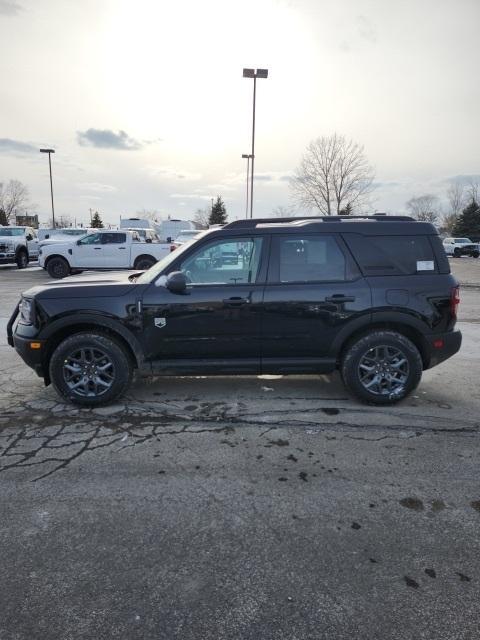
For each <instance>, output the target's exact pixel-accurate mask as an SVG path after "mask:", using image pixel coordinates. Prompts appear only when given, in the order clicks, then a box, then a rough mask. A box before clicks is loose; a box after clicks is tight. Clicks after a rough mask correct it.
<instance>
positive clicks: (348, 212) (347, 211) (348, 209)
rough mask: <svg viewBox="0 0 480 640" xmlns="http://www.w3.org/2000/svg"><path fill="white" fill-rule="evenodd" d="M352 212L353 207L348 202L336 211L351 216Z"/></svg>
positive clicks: (340, 214) (341, 214)
mask: <svg viewBox="0 0 480 640" xmlns="http://www.w3.org/2000/svg"><path fill="white" fill-rule="evenodd" d="M352 213H353V207H352V205H351V204H350V202H349V203H348V204H347V206H346V207H344V208H343V209H340V211H339V212H338V215H339V216H351V215H352Z"/></svg>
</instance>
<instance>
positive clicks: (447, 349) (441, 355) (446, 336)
mask: <svg viewBox="0 0 480 640" xmlns="http://www.w3.org/2000/svg"><path fill="white" fill-rule="evenodd" d="M425 339H426V343H427V349H428V353H429V356H430V358H429V362H428V365H427V367H425V368H426V369H431V368H432V367H435V366H436V365H437V364H440V363H441V362H444V361H445V360H448V358H451V357H452V356H454V355H455V354H456V353H457V352H458V351H459V350H460V347H461V346H462V334H461V332H460V331H449V332H448V333H437V334H434V335H429V336H426V337H425ZM440 345H441V346H440Z"/></svg>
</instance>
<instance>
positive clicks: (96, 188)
mask: <svg viewBox="0 0 480 640" xmlns="http://www.w3.org/2000/svg"><path fill="white" fill-rule="evenodd" d="M78 186H79V187H80V189H86V190H87V191H93V192H95V193H111V192H112V191H117V187H114V186H113V185H111V184H101V183H99V182H82V183H80V184H79V185H78Z"/></svg>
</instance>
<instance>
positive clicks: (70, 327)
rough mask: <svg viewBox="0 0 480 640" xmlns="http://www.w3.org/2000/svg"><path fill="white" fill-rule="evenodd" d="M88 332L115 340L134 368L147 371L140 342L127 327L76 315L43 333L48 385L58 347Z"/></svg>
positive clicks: (108, 320) (109, 320)
mask: <svg viewBox="0 0 480 640" xmlns="http://www.w3.org/2000/svg"><path fill="white" fill-rule="evenodd" d="M88 331H91V332H94V333H98V334H101V335H104V336H107V337H109V338H113V339H114V340H116V341H117V342H118V343H119V344H120V345H121V346H122V347H124V348H125V351H126V353H127V354H128V355H129V357H130V359H131V361H132V364H133V367H134V368H136V369H139V370H145V369H146V368H147V367H146V364H145V360H144V355H143V349H142V347H141V345H140V343H139V341H138V340H137V338H136V337H135V336H134V335H133V334H132V333H131V331H129V330H128V329H127V328H126V327H124V326H123V325H121V324H120V323H119V322H118V321H116V320H114V319H112V318H106V317H105V316H102V317H101V318H98V317H95V316H94V315H93V314H92V315H90V314H75V317H72V316H68V317H66V318H61V319H59V320H57V321H55V322H53V323H52V324H51V325H49V326H48V327H47V328H46V330H45V331H44V332H42V336H41V339H42V341H43V340H45V342H46V348H45V351H44V354H43V359H42V360H43V361H42V364H43V369H44V372H45V383H46V384H49V383H50V377H49V374H48V370H49V362H50V358H51V357H52V354H53V352H54V351H55V349H56V348H57V346H58V345H59V344H60V343H61V342H62V341H63V340H65V338H68V337H70V336H72V335H75V334H77V333H85V332H88Z"/></svg>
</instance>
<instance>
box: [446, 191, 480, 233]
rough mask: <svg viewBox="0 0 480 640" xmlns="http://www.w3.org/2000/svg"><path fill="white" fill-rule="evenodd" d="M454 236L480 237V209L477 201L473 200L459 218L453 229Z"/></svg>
mask: <svg viewBox="0 0 480 640" xmlns="http://www.w3.org/2000/svg"><path fill="white" fill-rule="evenodd" d="M453 235H454V236H455V237H457V238H470V236H474V237H479V236H480V207H479V206H478V204H477V202H476V201H475V200H472V202H471V203H470V204H469V205H468V207H465V209H464V210H463V211H462V213H461V214H460V215H459V216H458V218H457V220H456V222H455V226H454V227H453Z"/></svg>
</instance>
